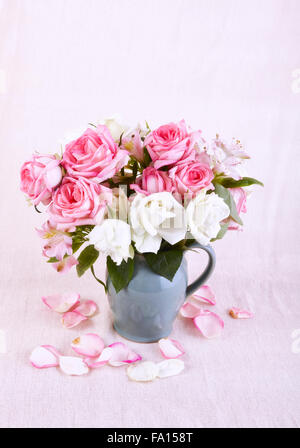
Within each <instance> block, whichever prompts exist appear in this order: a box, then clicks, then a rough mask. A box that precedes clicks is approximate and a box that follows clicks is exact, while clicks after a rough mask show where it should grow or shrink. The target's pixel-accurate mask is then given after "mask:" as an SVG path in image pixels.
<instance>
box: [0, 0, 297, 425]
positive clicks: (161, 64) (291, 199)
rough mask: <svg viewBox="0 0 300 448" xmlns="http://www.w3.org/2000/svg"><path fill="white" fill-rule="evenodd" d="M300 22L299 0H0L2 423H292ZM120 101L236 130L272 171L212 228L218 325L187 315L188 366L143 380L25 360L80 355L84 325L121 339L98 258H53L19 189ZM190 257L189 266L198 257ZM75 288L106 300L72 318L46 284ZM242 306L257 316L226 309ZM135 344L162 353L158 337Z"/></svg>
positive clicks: (161, 115) (262, 170)
mask: <svg viewBox="0 0 300 448" xmlns="http://www.w3.org/2000/svg"><path fill="white" fill-rule="evenodd" d="M299 23H300V2H299V1H297V0H295V1H293V0H272V1H267V0H264V1H262V0H254V1H253V0H252V1H251V2H250V1H244V0H243V1H242V0H218V1H211V0H186V1H180V0H170V1H169V0H151V1H145V0H139V1H135V0H130V1H129V0H114V1H101V0H95V1H93V0H51V1H50V2H49V1H48V0H19V1H18V0H4V1H3V0H2V1H0V35H1V39H0V117H1V121H0V142H1V163H0V171H1V172H0V182H1V190H0V191H1V207H0V230H1V232H0V235H1V245H0V248H1V249H0V267H1V284H0V329H1V330H4V331H5V332H6V338H7V353H6V354H0V387H1V393H0V426H1V427H5V426H9V427H16V426H17V427H61V426H64V427H89V426H92V427H103V426H110V427H117V426H121V427H134V426H138V427H143V426H146V427H147V426H163V427H167V426H169V427H176V426H179V427H184V426H187V427H209V426H213V427H224V426H227V427H247V426H254V427H266V426H272V427H279V426H283V427H296V426H299V424H300V415H299V411H300V404H299V399H300V393H299V389H300V375H299V371H300V353H298V354H297V353H296V352H297V350H294V352H295V353H294V352H293V350H292V343H293V342H294V347H295V344H297V341H296V340H295V339H293V338H292V332H293V331H294V330H297V329H299V328H300V297H299V286H300V285H299V274H300V272H299V222H300V212H299V203H300V194H299V191H300V188H299V166H300V147H299V146H300V137H299V130H300V126H299V124H300V123H299V115H300V114H299V105H300V83H298V82H297V79H296V78H295V79H294V78H293V76H298V77H299V72H296V71H295V70H296V69H299V68H300V55H299V44H300V34H299V33H300V30H299ZM297 73H298V75H297ZM115 112H117V113H119V114H121V116H122V117H123V118H124V120H125V121H127V122H128V123H130V124H134V123H135V122H136V121H137V120H141V119H144V118H146V119H147V120H148V121H149V123H150V124H151V126H152V127H153V126H156V125H158V124H162V123H166V122H168V121H171V120H177V119H180V118H182V117H184V118H185V119H186V120H187V121H188V122H189V123H190V124H191V125H192V126H195V127H200V128H201V129H202V130H203V131H204V133H205V134H206V135H207V136H208V137H212V136H213V135H214V134H215V132H220V133H221V134H223V135H224V136H225V137H227V138H231V137H232V136H234V137H240V139H241V140H242V141H243V142H244V143H245V146H246V148H247V150H248V152H249V153H250V154H251V155H252V157H253V159H252V161H250V163H249V172H250V174H252V175H253V176H255V177H257V178H259V179H262V180H263V181H264V182H265V188H264V189H260V188H257V191H256V192H255V193H254V194H253V196H252V198H251V199H250V200H249V203H248V209H249V213H248V214H247V216H246V218H245V219H244V221H245V230H244V232H241V233H231V234H229V235H227V237H226V238H225V239H224V240H223V241H220V242H218V243H216V244H215V249H216V252H217V257H218V262H217V268H216V271H215V273H214V275H213V277H212V278H211V280H210V281H209V284H210V285H211V286H212V287H213V288H214V290H215V292H216V295H217V306H216V307H215V308H216V312H218V313H219V314H220V315H221V316H222V317H223V319H224V321H225V330H224V333H223V337H222V338H221V339H218V340H205V339H203V338H202V337H201V336H200V335H199V333H198V332H197V330H196V329H194V328H193V326H190V325H189V324H188V323H187V322H185V321H184V320H183V319H180V318H179V319H178V320H177V322H176V325H175V328H174V331H173V335H172V336H173V337H174V338H176V339H178V340H179V341H180V342H181V343H182V344H183V346H184V347H185V348H186V351H187V355H186V356H185V362H186V369H185V371H184V372H183V373H182V374H181V375H180V376H178V377H173V378H170V379H165V380H160V381H158V380H157V381H156V382H154V383H150V384H138V383H133V382H130V381H129V380H128V379H127V376H126V374H125V371H124V369H123V368H119V369H117V368H115V369H113V368H108V367H107V368H103V369H99V370H96V371H93V372H91V373H90V374H89V376H87V377H79V378H75V377H67V376H65V375H64V374H62V373H60V372H59V371H57V370H56V369H48V370H44V371H39V370H35V369H33V368H32V367H31V366H30V364H29V362H28V358H29V354H30V352H31V350H32V349H33V348H34V347H35V346H37V345H39V344H53V345H55V346H57V347H58V348H60V349H61V350H63V351H64V352H65V353H66V354H67V353H68V354H71V349H70V342H71V340H72V339H73V338H74V337H76V336H78V335H79V334H81V333H82V332H85V331H95V332H98V333H99V334H101V335H102V337H103V338H104V339H105V341H106V342H108V343H110V342H113V341H115V340H121V338H120V337H118V335H117V334H116V333H115V332H114V331H113V330H112V328H111V321H110V317H109V310H108V306H107V301H106V298H105V295H104V293H103V290H102V289H101V287H100V285H99V286H98V285H97V283H96V282H95V281H94V280H93V279H92V277H91V275H90V274H86V275H85V276H84V277H83V278H82V279H77V278H76V275H75V273H70V274H68V275H67V276H59V275H58V274H56V273H55V272H54V270H52V268H51V267H50V266H49V265H47V264H46V263H45V262H44V260H43V259H42V256H41V250H40V241H39V239H38V237H37V236H36V234H35V231H34V227H36V226H38V225H39V223H40V222H41V221H42V218H41V217H40V216H39V215H37V214H35V213H34V212H33V210H32V209H29V208H28V207H27V205H26V202H25V201H24V198H23V195H22V194H21V193H20V192H19V190H18V188H19V180H18V172H19V168H20V165H21V163H22V162H23V161H24V159H26V158H28V157H29V156H30V154H31V152H32V151H33V150H39V151H41V152H55V151H57V150H58V149H59V143H58V141H59V139H60V138H61V137H63V136H64V135H65V134H66V133H67V132H68V131H70V130H72V129H76V128H78V127H82V126H85V124H86V123H88V122H89V121H93V120H97V119H99V118H101V117H103V116H107V115H111V114H112V113H115ZM189 259H190V261H191V260H192V261H193V263H190V273H191V278H192V277H195V276H196V274H197V273H198V272H199V270H200V269H201V267H202V263H203V262H204V261H205V258H204V256H203V257H202V255H195V254H193V255H192V256H190V257H189ZM97 272H98V274H99V276H100V277H101V276H102V277H103V275H104V269H103V263H101V262H100V263H98V265H97ZM68 290H78V291H79V292H80V293H81V295H82V296H83V297H85V298H90V299H93V300H96V301H97V303H98V304H99V307H100V309H101V313H100V314H99V315H98V316H97V317H95V318H94V319H93V320H91V321H90V322H89V323H85V324H82V325H81V326H80V327H78V328H77V329H74V330H65V329H63V328H62V327H61V325H60V323H59V318H58V316H57V315H56V314H55V313H51V312H50V311H48V310H47V309H46V308H45V306H44V305H43V304H42V303H41V300H40V297H41V296H42V295H47V294H51V293H54V292H64V291H68ZM232 305H236V306H242V307H246V308H249V309H251V310H253V311H254V312H255V319H253V320H251V321H250V320H249V321H235V320H233V319H231V318H230V317H229V316H228V314H227V311H228V308H230V307H231V306H232ZM298 337H299V336H298ZM131 345H132V347H133V348H136V349H137V350H138V351H139V352H140V353H141V354H142V355H143V356H144V358H145V359H149V360H157V361H158V360H160V359H161V357H160V354H159V351H158V348H157V345H156V344H148V345H146V344H142V345H140V344H134V343H132V344H131Z"/></svg>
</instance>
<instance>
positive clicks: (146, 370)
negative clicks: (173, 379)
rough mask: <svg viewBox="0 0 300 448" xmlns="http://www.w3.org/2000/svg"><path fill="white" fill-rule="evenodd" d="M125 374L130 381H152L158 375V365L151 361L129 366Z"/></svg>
mask: <svg viewBox="0 0 300 448" xmlns="http://www.w3.org/2000/svg"><path fill="white" fill-rule="evenodd" d="M127 375H128V377H129V378H130V379H131V380H132V381H153V380H154V379H155V378H156V377H157V375H158V366H157V364H155V363H154V362H152V361H145V362H141V363H139V364H136V365H132V366H129V367H128V369H127Z"/></svg>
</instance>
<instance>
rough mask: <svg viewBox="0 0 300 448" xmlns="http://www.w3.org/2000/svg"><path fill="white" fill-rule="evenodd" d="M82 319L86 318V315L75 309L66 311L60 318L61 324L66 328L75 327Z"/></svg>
mask: <svg viewBox="0 0 300 448" xmlns="http://www.w3.org/2000/svg"><path fill="white" fill-rule="evenodd" d="M83 320H87V317H85V316H83V314H81V313H78V312H77V311H68V312H67V313H65V314H64V315H63V317H62V319H61V321H62V324H63V326H64V327H66V328H73V327H76V325H78V324H80V322H82V321H83Z"/></svg>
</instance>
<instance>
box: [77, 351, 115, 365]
mask: <svg viewBox="0 0 300 448" xmlns="http://www.w3.org/2000/svg"><path fill="white" fill-rule="evenodd" d="M112 354H113V349H112V348H110V347H106V348H105V349H104V350H103V351H102V353H101V355H100V356H99V357H98V358H85V359H84V362H85V363H86V365H87V366H88V367H91V368H92V369H95V368H97V367H102V366H105V364H107V363H108V361H109V360H110V358H111V357H112Z"/></svg>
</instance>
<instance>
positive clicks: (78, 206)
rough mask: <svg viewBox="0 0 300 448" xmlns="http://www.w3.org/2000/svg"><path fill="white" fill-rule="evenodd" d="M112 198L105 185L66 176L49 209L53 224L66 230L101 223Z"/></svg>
mask: <svg viewBox="0 0 300 448" xmlns="http://www.w3.org/2000/svg"><path fill="white" fill-rule="evenodd" d="M111 196H112V192H111V190H110V189H109V188H106V187H104V186H103V185H99V184H96V183H94V182H88V181H87V180H86V179H84V178H83V177H79V178H78V179H77V178H74V177H69V176H66V177H64V179H63V182H62V184H61V186H60V187H59V188H58V189H57V190H56V191H55V193H54V195H53V201H52V203H51V204H50V205H49V208H48V213H49V215H50V221H51V224H52V222H54V223H55V224H56V227H57V228H59V229H62V230H64V229H66V228H69V227H71V226H80V225H84V224H98V223H101V221H102V219H103V215H104V213H105V210H106V204H107V203H108V202H110V201H111Z"/></svg>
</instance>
